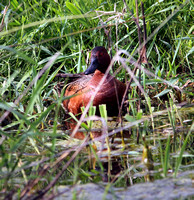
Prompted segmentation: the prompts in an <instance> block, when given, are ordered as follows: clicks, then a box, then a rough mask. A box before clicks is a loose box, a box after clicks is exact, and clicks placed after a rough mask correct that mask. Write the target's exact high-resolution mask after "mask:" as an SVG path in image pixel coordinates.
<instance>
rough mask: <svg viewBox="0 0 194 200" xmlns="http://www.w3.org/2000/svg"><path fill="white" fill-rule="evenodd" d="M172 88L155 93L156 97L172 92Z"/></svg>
mask: <svg viewBox="0 0 194 200" xmlns="http://www.w3.org/2000/svg"><path fill="white" fill-rule="evenodd" d="M171 91H172V90H170V89H165V90H163V91H162V92H160V93H159V94H157V95H155V96H154V97H155V98H156V97H161V96H163V95H165V94H167V93H169V92H171Z"/></svg>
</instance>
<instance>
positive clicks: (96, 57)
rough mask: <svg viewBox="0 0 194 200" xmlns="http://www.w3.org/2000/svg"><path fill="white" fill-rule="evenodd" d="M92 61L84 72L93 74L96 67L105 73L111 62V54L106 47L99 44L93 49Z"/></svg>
mask: <svg viewBox="0 0 194 200" xmlns="http://www.w3.org/2000/svg"><path fill="white" fill-rule="evenodd" d="M90 61H91V64H90V66H89V67H88V69H87V70H86V71H85V72H84V74H86V75H88V74H92V73H94V72H95V70H96V69H98V70H99V71H101V72H102V73H105V71H106V69H107V68H108V66H109V64H110V56H109V55H108V52H107V50H106V49H105V48H104V47H100V46H99V47H95V48H94V49H92V53H91V59H90Z"/></svg>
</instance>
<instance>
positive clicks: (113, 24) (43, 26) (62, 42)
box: [0, 0, 194, 196]
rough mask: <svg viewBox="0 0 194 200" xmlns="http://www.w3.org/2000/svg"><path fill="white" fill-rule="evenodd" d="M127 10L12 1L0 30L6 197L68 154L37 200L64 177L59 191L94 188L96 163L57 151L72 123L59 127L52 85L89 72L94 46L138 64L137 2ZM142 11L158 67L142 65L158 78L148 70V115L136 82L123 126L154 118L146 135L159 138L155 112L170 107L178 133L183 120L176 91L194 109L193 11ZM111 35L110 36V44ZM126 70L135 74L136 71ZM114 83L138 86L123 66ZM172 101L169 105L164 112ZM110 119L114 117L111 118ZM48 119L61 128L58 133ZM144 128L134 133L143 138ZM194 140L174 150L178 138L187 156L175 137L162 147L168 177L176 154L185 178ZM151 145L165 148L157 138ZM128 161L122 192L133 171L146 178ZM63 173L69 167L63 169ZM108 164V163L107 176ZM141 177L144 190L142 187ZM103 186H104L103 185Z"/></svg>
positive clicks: (176, 6)
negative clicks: (189, 148)
mask: <svg viewBox="0 0 194 200" xmlns="http://www.w3.org/2000/svg"><path fill="white" fill-rule="evenodd" d="M126 3H127V5H128V7H129V9H130V13H129V11H128V9H127V8H126V7H125V5H124V3H123V1H113V0H108V1H103V0H101V1H86V0H77V1H76V0H73V1H64V0H58V1H51V0H49V1H45V0H44V1H35V0H28V1H20V0H10V6H9V8H8V10H7V13H6V15H5V18H4V24H5V26H4V27H0V29H1V28H2V31H1V32H0V122H1V123H0V124H1V127H0V134H1V139H0V191H3V189H5V190H6V194H8V193H9V191H12V189H15V188H16V189H15V194H17V195H18V196H20V193H21V192H22V190H23V187H21V188H20V187H18V185H17V184H16V181H15V180H16V179H18V180H19V181H20V182H22V183H28V182H29V181H30V180H31V179H34V178H38V177H39V176H40V174H39V172H40V171H41V169H42V167H45V166H46V164H47V165H49V166H53V163H54V162H55V161H56V160H57V159H58V158H59V157H60V156H61V155H64V158H63V159H61V161H60V162H59V164H58V165H56V166H57V167H56V166H54V167H53V168H52V167H50V168H48V171H46V172H45V174H44V177H45V179H44V178H42V179H41V180H39V182H38V184H37V185H36V186H35V189H34V192H35V191H38V190H40V189H42V188H43V189H45V188H46V186H48V185H49V183H51V181H52V180H54V178H55V177H57V174H60V172H61V171H62V170H64V174H63V175H61V178H59V179H58V180H57V182H56V183H57V184H58V185H61V184H73V183H76V182H78V181H79V180H81V181H82V183H85V182H92V180H93V177H92V175H91V174H90V172H88V168H89V167H88V164H85V163H87V161H88V159H87V158H86V157H87V153H86V154H85V152H84V153H83V157H84V161H83V160H82V159H83V158H82V154H78V155H77V154H74V153H75V152H76V151H75V149H74V148H73V147H72V146H71V144H69V143H67V145H66V146H65V150H67V151H68V153H67V154H65V153H64V152H63V151H64V148H62V147H59V146H57V143H58V142H59V141H63V140H64V141H66V140H67V138H68V137H67V136H66V134H65V133H64V132H63V133H61V132H60V131H59V128H58V123H59V122H62V123H63V122H64V120H65V119H63V117H62V119H59V115H60V113H61V109H62V108H61V106H60V104H61V102H62V100H63V97H61V98H59V97H57V96H56V95H54V93H53V87H54V86H55V85H56V83H57V80H56V78H55V76H56V74H57V73H59V72H60V73H80V72H83V71H84V70H85V69H86V68H87V66H88V64H89V55H90V51H91V49H92V48H94V47H95V46H105V47H106V48H107V49H108V47H109V46H111V48H110V49H108V50H109V52H111V53H112V55H113V56H114V55H115V54H116V52H117V49H123V50H126V51H127V52H128V53H129V54H130V55H132V56H133V57H134V58H135V59H137V58H138V56H139V55H138V53H137V51H138V46H139V45H138V31H137V26H136V24H135V22H134V20H133V17H136V9H135V1H134V0H129V1H126ZM140 5H141V4H140V2H139V4H138V7H139V16H140V19H139V21H140V25H141V26H142V25H143V21H142V14H141V9H140V7H141V6H140ZM5 6H8V2H7V1H2V2H1V3H0V10H1V11H3V10H4V8H5ZM144 10H145V17H146V28H147V34H148V41H147V57H148V61H149V63H150V64H151V67H148V66H146V65H143V67H145V68H146V69H148V70H149V71H150V72H152V75H153V76H150V75H149V74H147V72H142V73H141V78H142V85H143V88H144V91H145V93H146V94H147V96H149V98H148V97H146V96H144V95H142V97H141V98H142V110H141V111H140V112H138V111H137V100H138V98H139V96H138V92H137V87H136V85H137V84H136V83H134V82H133V84H132V85H131V87H130V94H129V95H128V100H129V106H128V111H129V113H128V115H126V116H125V119H126V120H128V121H130V122H134V121H136V120H140V121H141V120H144V118H143V117H145V116H148V117H147V120H149V119H151V124H149V127H147V125H146V132H148V136H152V134H153V133H152V131H153V132H154V131H155V130H154V129H155V128H157V127H158V125H159V123H158V122H155V121H154V117H153V115H154V111H163V110H164V109H165V108H166V106H167V107H169V112H168V117H167V119H168V123H170V127H172V128H173V133H174V134H175V132H176V126H177V123H176V120H177V118H179V117H177V116H176V113H175V111H174V108H173V104H174V103H177V102H178V99H179V98H178V95H179V94H180V93H179V92H178V90H177V89H176V88H174V86H178V87H179V88H182V93H181V94H180V96H181V98H182V101H184V100H186V101H187V102H188V103H191V102H192V99H193V91H192V89H190V87H186V86H185V83H187V82H188V81H189V80H190V82H192V81H193V74H192V68H193V51H194V49H193V28H194V26H193V17H194V16H193V12H192V11H193V3H192V1H188V0H187V1H169V0H167V1H153V0H149V1H144ZM132 14H133V16H132ZM2 19H3V14H1V15H0V20H2ZM102 22H103V23H102ZM106 31H109V34H110V37H111V41H110V40H109V38H108V37H107V35H106ZM122 56H123V57H127V56H126V55H122ZM127 64H128V66H129V67H130V68H131V69H133V68H134V66H132V65H130V64H129V63H127ZM119 66H122V64H121V63H119V62H115V64H114V67H113V69H112V71H111V73H113V72H115V71H116V69H117V68H118V67H119ZM136 75H138V72H137V73H136ZM116 77H117V78H118V79H119V80H122V81H127V80H129V79H130V75H129V74H128V72H127V71H126V69H125V68H124V67H122V68H121V70H120V72H119V73H117V74H116ZM172 86H173V87H172ZM167 94H171V95H170V96H168V95H167ZM167 96H168V97H167ZM165 101H167V102H169V104H166V105H165ZM6 111H9V112H10V113H11V114H8V112H6ZM103 112H104V114H102V115H103V116H104V118H105V119H107V117H106V116H105V115H106V114H105V111H103ZM89 115H90V114H89ZM158 116H159V114H158ZM183 117H184V116H183ZM185 119H186V118H185ZM50 121H52V122H53V124H52V125H51V124H50ZM140 121H138V122H140ZM138 122H137V124H136V127H139V128H140V130H141V126H140V123H138ZM142 122H143V121H142ZM146 123H147V121H146ZM161 123H163V122H162V121H161ZM85 125H86V124H85ZM90 125H91V121H89V122H88V126H89V128H90ZM160 125H161V124H160ZM163 125H165V124H163ZM192 127H193V126H192ZM192 127H191V128H192ZM148 129H152V131H148ZM144 131H145V130H144ZM132 132H135V134H132V137H134V139H135V135H136V128H135V129H133V130H132ZM150 132H151V133H150ZM191 132H192V130H190V131H189V133H188V135H187V136H186V138H184V137H182V136H181V135H176V137H177V138H178V139H175V140H174V141H173V142H174V143H176V142H177V140H180V141H179V143H178V144H177V145H178V146H179V145H180V144H182V145H180V146H181V148H177V149H180V153H179V152H178V150H177V149H173V148H172V147H170V145H171V142H172V140H171V138H170V136H168V137H167V138H168V140H167V142H166V143H167V144H166V143H165V142H163V141H162V142H161V143H162V144H160V151H161V152H160V153H161V156H159V160H160V162H161V163H162V164H161V166H162V167H163V173H164V175H165V176H167V172H168V168H169V166H173V165H172V163H170V162H171V161H170V153H176V155H178V156H179V157H178V158H177V161H176V164H175V166H174V175H175V176H176V175H177V174H178V172H179V170H180V167H181V161H182V160H183V155H184V151H185V149H187V145H188V143H189V138H191V139H192V135H191ZM154 133H155V132H154ZM153 137H154V136H153ZM140 138H141V134H140ZM140 142H142V139H140ZM142 143H143V142H142ZM153 143H154V145H157V142H155V139H154V142H153ZM87 144H88V143H87V142H85V143H83V147H82V146H81V149H79V148H78V147H76V149H79V151H78V152H79V153H80V151H81V150H82V148H84V147H85V146H87ZM69 145H70V146H69ZM107 145H108V148H109V155H108V156H110V154H111V147H110V146H111V145H110V144H109V143H108V141H107ZM109 145H110V146H109ZM135 145H136V144H135ZM135 145H134V146H135ZM150 145H152V142H150ZM163 146H164V148H165V150H164V149H163ZM92 151H93V149H92ZM163 153H164V154H165V155H164V156H163V155H162V154H163ZM73 154H74V156H75V157H76V160H75V168H76V169H77V168H79V167H80V168H79V170H75V168H74V164H73V162H70V163H69V165H66V163H67V161H73V159H74V157H72V155H73ZM93 154H94V157H96V159H97V161H98V164H97V165H98V166H100V168H101V170H102V169H103V167H102V164H103V163H100V164H99V162H101V161H100V159H99V157H98V156H99V155H98V154H95V153H93ZM71 159H72V160H71ZM120 159H121V160H124V161H123V167H124V168H125V169H127V168H128V169H127V170H128V171H127V170H126V171H125V172H123V174H121V176H120V177H119V179H118V180H117V183H118V185H119V184H121V185H122V181H123V179H124V178H123V177H124V176H125V175H126V174H127V173H128V172H129V171H133V172H134V173H135V172H137V171H138V170H139V168H138V167H137V165H136V164H132V165H131V166H130V167H128V161H125V158H123V157H122V155H120ZM191 161H192V158H191ZM191 161H190V160H189V161H188V162H191ZM132 163H133V162H132ZM31 164H32V166H31ZM63 165H65V167H66V168H65V167H64V168H63ZM110 165H111V163H110V160H109V170H110V168H111V167H110ZM53 169H54V170H53ZM140 171H141V169H140ZM48 172H49V173H48ZM95 173H97V174H98V173H99V172H95ZM50 174H51V175H50ZM49 175H50V176H49ZM72 176H74V179H73V180H71V181H65V180H64V179H63V178H64V177H67V179H68V178H69V179H70V178H71V177H72ZM109 178H110V177H109ZM69 179H68V180H69ZM142 179H143V178H142ZM142 179H141V180H139V182H143V180H142ZM98 181H99V180H98V178H96V182H98ZM13 194H14V193H13Z"/></svg>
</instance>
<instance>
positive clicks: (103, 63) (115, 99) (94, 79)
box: [62, 46, 126, 116]
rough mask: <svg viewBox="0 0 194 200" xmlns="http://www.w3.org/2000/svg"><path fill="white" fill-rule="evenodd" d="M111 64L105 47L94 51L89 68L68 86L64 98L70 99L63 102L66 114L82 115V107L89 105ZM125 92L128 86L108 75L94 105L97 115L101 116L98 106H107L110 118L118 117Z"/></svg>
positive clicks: (99, 47)
mask: <svg viewBox="0 0 194 200" xmlns="http://www.w3.org/2000/svg"><path fill="white" fill-rule="evenodd" d="M110 62H111V59H110V56H109V54H108V52H107V50H106V49H105V48H104V47H103V46H97V47H95V48H94V49H92V51H91V58H90V65H89V67H88V68H87V69H86V71H85V72H84V73H83V74H81V77H80V75H79V78H78V79H77V80H74V81H73V82H70V83H69V84H67V85H66V90H65V93H64V96H65V97H70V98H66V99H65V100H64V101H63V102H62V105H63V108H64V109H65V111H66V112H68V113H69V112H71V113H73V114H74V115H77V114H79V113H81V107H82V106H87V104H88V103H89V101H90V99H91V97H92V95H94V92H95V89H96V87H97V86H98V84H99V82H100V81H101V79H102V78H103V77H104V75H105V72H106V70H107V68H108V67H109V65H110ZM125 90H126V85H125V84H124V83H123V82H121V81H119V80H117V79H116V78H115V77H113V76H111V75H110V74H108V75H107V76H106V78H105V80H104V82H103V84H102V85H101V87H100V89H99V91H98V92H97V94H96V96H95V97H94V100H93V103H92V105H93V106H96V107H97V113H96V114H97V115H99V109H98V106H99V105H101V104H105V105H106V109H107V114H108V116H116V115H118V111H119V105H120V103H121V101H122V98H123V95H124V92H125Z"/></svg>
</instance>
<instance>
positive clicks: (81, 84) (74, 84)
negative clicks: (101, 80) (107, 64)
mask: <svg viewBox="0 0 194 200" xmlns="http://www.w3.org/2000/svg"><path fill="white" fill-rule="evenodd" d="M92 76H93V74H91V75H82V76H81V77H79V78H78V79H76V80H75V76H73V78H74V80H73V81H71V82H70V83H68V84H67V82H66V81H63V82H59V83H57V85H55V86H54V90H55V91H56V92H57V94H58V95H59V96H61V92H62V90H63V89H64V88H65V87H66V90H67V91H69V92H70V91H71V92H74V93H77V92H79V91H82V90H83V89H84V88H85V87H86V86H87V84H88V82H89V81H90V80H91V78H92Z"/></svg>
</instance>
